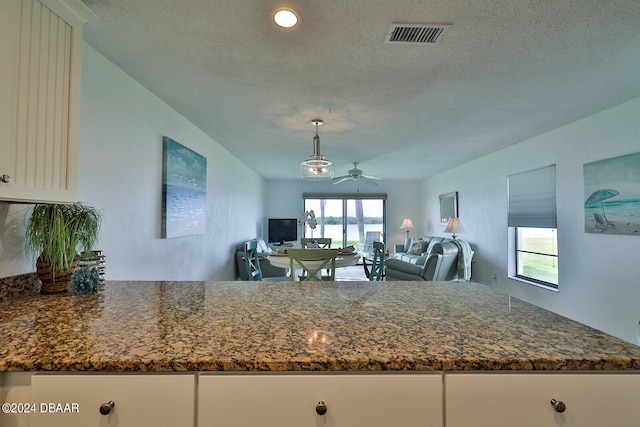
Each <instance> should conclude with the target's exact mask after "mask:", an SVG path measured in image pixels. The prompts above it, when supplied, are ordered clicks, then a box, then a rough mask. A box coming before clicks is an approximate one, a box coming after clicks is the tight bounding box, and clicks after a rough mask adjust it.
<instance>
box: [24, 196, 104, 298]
mask: <svg viewBox="0 0 640 427" xmlns="http://www.w3.org/2000/svg"><path fill="white" fill-rule="evenodd" d="M101 223H102V214H101V213H100V211H99V210H98V209H96V208H94V207H92V206H88V205H85V204H83V203H71V204H37V205H35V206H34V208H33V210H32V212H31V216H30V217H29V219H28V220H27V229H26V246H27V249H28V250H29V251H30V252H31V253H32V254H34V256H37V260H36V270H37V273H38V277H39V278H40V280H41V281H42V288H41V292H42V293H53V292H62V291H66V290H67V288H68V286H69V282H70V281H71V278H72V277H73V274H74V272H75V270H76V269H77V266H78V261H79V255H78V252H79V251H80V252H82V253H84V254H87V256H90V254H91V251H92V248H93V246H94V245H95V243H96V242H97V241H98V237H99V233H100V225H101Z"/></svg>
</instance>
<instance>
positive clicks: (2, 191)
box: [0, 0, 95, 201]
mask: <svg viewBox="0 0 640 427" xmlns="http://www.w3.org/2000/svg"><path fill="white" fill-rule="evenodd" d="M68 4H69V3H68V2H63V1H61V0H2V2H0V47H1V48H2V50H1V51H2V52H3V58H2V64H0V200H16V201H73V200H74V199H75V197H76V188H77V166H78V138H79V120H80V82H81V68H82V63H81V50H82V27H83V24H84V21H83V20H87V19H93V18H92V15H93V14H92V13H91V11H90V10H89V9H88V8H86V6H84V5H83V4H82V3H81V2H75V3H74V4H73V6H72V7H73V10H70V9H69V8H68V7H67V5H68ZM93 16H95V15H93Z"/></svg>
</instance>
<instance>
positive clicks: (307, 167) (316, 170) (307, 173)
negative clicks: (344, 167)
mask: <svg viewBox="0 0 640 427" xmlns="http://www.w3.org/2000/svg"><path fill="white" fill-rule="evenodd" d="M300 177H301V178H302V179H305V180H307V181H328V180H330V179H331V178H333V163H331V162H330V161H328V160H327V159H325V158H324V157H322V156H309V158H308V159H307V160H305V161H304V162H302V163H300Z"/></svg>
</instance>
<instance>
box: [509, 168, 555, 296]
mask: <svg viewBox="0 0 640 427" xmlns="http://www.w3.org/2000/svg"><path fill="white" fill-rule="evenodd" d="M507 194H508V199H509V200H508V204H509V212H508V226H509V228H510V229H511V230H512V232H510V233H509V235H510V236H511V238H512V239H513V240H512V241H511V242H509V243H510V244H509V248H510V254H509V255H510V260H511V261H512V262H511V263H510V268H509V276H510V277H512V278H515V279H520V280H523V281H525V282H528V283H531V284H534V285H538V286H542V287H546V288H551V289H555V290H557V289H558V236H557V220H556V168H555V165H552V166H547V167H543V168H540V169H534V170H530V171H526V172H522V173H518V174H514V175H510V176H509V177H508V178H507Z"/></svg>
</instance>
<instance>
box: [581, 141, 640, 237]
mask: <svg viewBox="0 0 640 427" xmlns="http://www.w3.org/2000/svg"><path fill="white" fill-rule="evenodd" d="M584 231H585V232H586V233H599V234H633V235H638V236H640V153H634V154H628V155H626V156H620V157H614V158H611V159H606V160H600V161H597V162H593V163H586V164H585V165H584Z"/></svg>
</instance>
